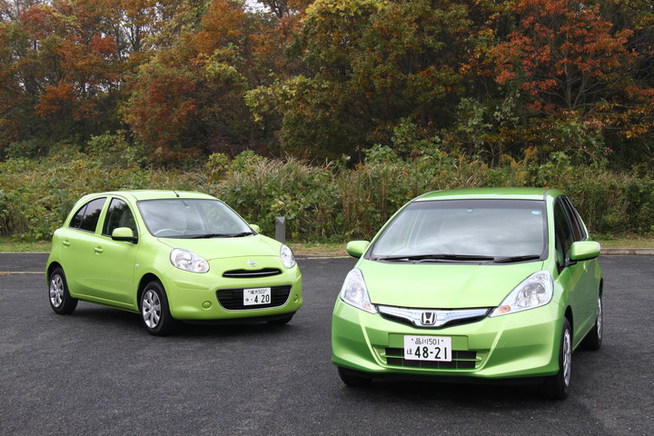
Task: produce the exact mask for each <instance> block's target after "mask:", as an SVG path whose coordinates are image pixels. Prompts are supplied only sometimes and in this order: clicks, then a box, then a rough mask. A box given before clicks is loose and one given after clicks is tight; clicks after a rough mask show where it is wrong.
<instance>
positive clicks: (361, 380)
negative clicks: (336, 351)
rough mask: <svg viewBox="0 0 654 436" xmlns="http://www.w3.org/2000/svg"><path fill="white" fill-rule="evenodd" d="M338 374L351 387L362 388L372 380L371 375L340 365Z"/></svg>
mask: <svg viewBox="0 0 654 436" xmlns="http://www.w3.org/2000/svg"><path fill="white" fill-rule="evenodd" d="M338 375H339V376H340V377H341V380H343V383H345V384H346V385H347V386H349V387H351V388H361V387H364V386H368V385H369V384H370V382H372V378H371V377H368V376H366V375H365V374H363V373H361V372H359V371H354V370H352V369H346V368H341V367H340V366H339V367H338Z"/></svg>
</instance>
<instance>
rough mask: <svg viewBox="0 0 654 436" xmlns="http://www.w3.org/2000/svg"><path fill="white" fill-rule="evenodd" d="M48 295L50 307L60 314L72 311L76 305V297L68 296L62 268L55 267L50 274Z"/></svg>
mask: <svg viewBox="0 0 654 436" xmlns="http://www.w3.org/2000/svg"><path fill="white" fill-rule="evenodd" d="M48 297H49V301H50V307H52V310H54V311H55V312H56V313H58V314H60V315H67V314H69V313H73V311H74V310H75V308H76V307H77V298H73V297H71V296H70V293H69V292H68V284H67V283H66V275H65V274H64V270H63V269H61V268H59V267H57V268H55V269H54V270H53V271H52V274H50V285H49V286H48Z"/></svg>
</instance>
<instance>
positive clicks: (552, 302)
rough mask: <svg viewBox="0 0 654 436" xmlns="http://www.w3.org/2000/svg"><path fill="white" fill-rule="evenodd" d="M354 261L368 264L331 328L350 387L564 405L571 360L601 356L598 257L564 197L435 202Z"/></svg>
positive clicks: (359, 247) (486, 192)
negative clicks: (395, 382) (418, 379)
mask: <svg viewBox="0 0 654 436" xmlns="http://www.w3.org/2000/svg"><path fill="white" fill-rule="evenodd" d="M347 250H348V253H350V255H352V256H354V257H360V258H361V259H360V260H359V262H358V263H357V264H356V267H355V268H354V269H353V270H352V271H350V273H349V274H348V275H347V277H346V279H345V282H344V284H343V287H342V290H341V293H340V296H339V298H338V299H337V302H336V306H335V307H334V313H333V321H332V360H333V362H334V363H335V364H336V365H337V366H338V369H339V374H340V376H341V379H342V380H343V382H345V383H346V384H347V385H350V386H360V385H363V384H367V383H369V382H370V381H371V379H373V378H378V377H382V376H388V375H390V376H396V377H397V376H408V377H415V376H427V377H430V378H432V379H439V378H438V376H443V379H451V378H454V380H461V379H463V378H466V379H468V380H475V379H476V380H481V379H486V380H494V379H525V380H528V381H531V382H538V383H541V382H542V387H543V391H544V393H545V394H546V395H547V396H548V397H550V398H556V399H562V398H565V397H566V396H567V395H568V390H569V387H570V376H571V368H572V352H573V350H574V349H575V348H577V347H578V346H583V347H585V348H587V349H591V350H597V349H599V347H600V345H601V341H602V272H601V269H600V265H599V262H598V260H597V257H598V256H599V252H600V246H599V244H598V243H596V242H592V241H588V232H587V230H586V227H585V225H584V223H583V221H582V220H581V218H580V217H579V214H578V213H577V211H576V210H575V208H574V207H573V206H572V203H571V202H570V200H569V199H568V198H567V197H566V196H564V195H562V194H561V193H560V192H559V191H557V190H553V189H526V188H515V189H511V188H507V189H470V190H457V191H441V192H432V193H428V194H425V195H423V196H421V197H418V198H416V199H415V200H413V201H411V202H409V203H408V204H407V205H405V206H404V207H403V208H402V209H400V210H399V211H398V212H397V213H396V214H395V215H394V216H393V217H392V218H391V219H390V220H389V222H388V223H387V224H386V225H385V226H384V227H383V228H382V230H381V231H380V232H379V233H378V234H377V236H376V237H375V238H374V239H373V241H372V242H371V243H368V242H367V241H353V242H350V243H349V244H348V247H347Z"/></svg>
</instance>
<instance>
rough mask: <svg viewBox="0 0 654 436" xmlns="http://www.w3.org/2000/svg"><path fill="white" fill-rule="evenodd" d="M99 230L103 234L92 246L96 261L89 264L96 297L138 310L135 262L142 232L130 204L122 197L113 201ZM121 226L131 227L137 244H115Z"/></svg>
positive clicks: (128, 242)
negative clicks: (112, 234)
mask: <svg viewBox="0 0 654 436" xmlns="http://www.w3.org/2000/svg"><path fill="white" fill-rule="evenodd" d="M98 227H99V229H100V234H99V235H98V236H97V242H96V244H95V245H94V247H93V250H94V254H95V256H96V261H95V262H93V263H92V264H90V265H89V268H90V270H91V271H90V274H92V275H93V277H94V283H93V286H94V295H96V296H97V297H99V298H102V299H103V300H106V301H107V302H111V303H112V304H115V305H118V306H121V307H130V308H136V293H135V285H134V276H135V274H134V270H135V268H136V265H135V263H134V262H135V257H136V253H137V251H138V249H139V245H138V234H139V233H138V226H137V225H136V221H135V219H134V214H133V212H132V210H131V209H130V207H129V205H128V203H127V202H126V201H125V200H124V199H122V198H118V197H113V198H111V200H110V202H109V206H108V208H107V212H106V213H105V214H104V216H103V220H102V223H101V225H100V226H98ZM118 227H128V228H131V229H132V231H133V232H134V236H135V237H136V238H137V239H136V240H135V241H134V242H131V241H114V240H113V239H111V233H112V232H113V231H114V229H116V228H118Z"/></svg>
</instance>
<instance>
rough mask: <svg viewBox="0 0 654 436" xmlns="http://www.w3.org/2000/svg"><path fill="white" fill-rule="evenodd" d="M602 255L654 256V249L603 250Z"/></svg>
mask: <svg viewBox="0 0 654 436" xmlns="http://www.w3.org/2000/svg"><path fill="white" fill-rule="evenodd" d="M600 253H602V254H605V255H607V256H624V255H629V256H654V248H602V250H601V251H600Z"/></svg>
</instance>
